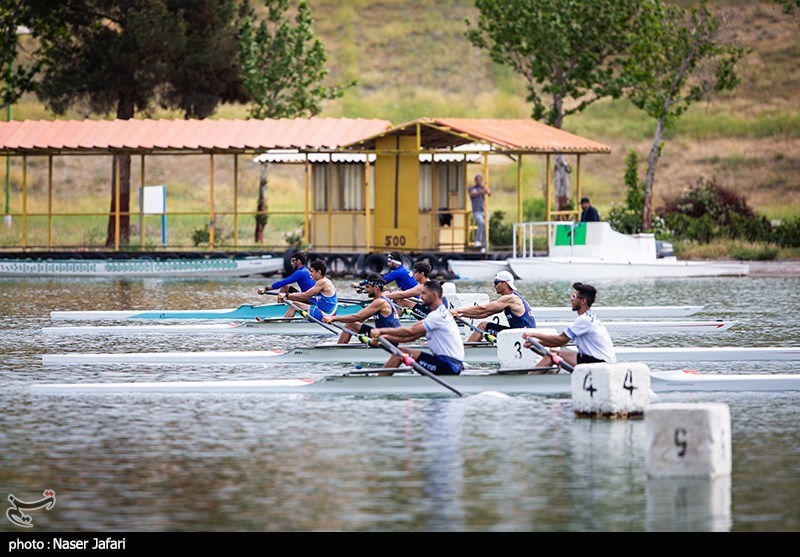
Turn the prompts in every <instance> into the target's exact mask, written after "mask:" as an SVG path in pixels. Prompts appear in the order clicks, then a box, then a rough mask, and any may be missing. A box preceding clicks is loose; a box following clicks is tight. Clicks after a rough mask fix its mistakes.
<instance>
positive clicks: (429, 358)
mask: <svg viewBox="0 0 800 557" xmlns="http://www.w3.org/2000/svg"><path fill="white" fill-rule="evenodd" d="M420 297H421V298H422V302H423V303H424V304H425V305H426V306H428V307H429V308H430V312H429V313H428V315H427V316H426V317H425V318H424V319H423V320H422V321H417V322H416V323H414V324H413V325H411V326H410V327H394V328H388V329H386V328H384V329H381V328H376V329H372V331H371V332H370V336H372V337H373V338H377V337H378V336H381V337H383V338H385V339H386V340H388V341H389V342H392V343H394V344H400V343H406V342H413V341H415V340H417V339H418V338H421V337H423V336H424V337H426V338H427V341H428V347H429V348H430V351H431V353H427V352H422V351H420V350H412V349H410V348H407V347H402V348H400V350H402V351H403V352H405V353H406V354H408V355H409V356H411V357H412V358H413V359H414V360H415V361H416V362H417V363H418V364H419V365H420V366H422V367H423V368H425V369H426V370H428V371H430V372H431V373H433V374H434V375H458V374H460V373H461V371H462V370H463V369H464V340H463V339H462V338H461V331H460V330H459V328H458V325H457V324H456V321H455V319H454V318H453V316H452V314H451V313H450V311H448V309H447V307H446V306H445V305H444V304H443V303H442V285H441V283H439V282H438V281H435V280H429V281H428V282H426V283H425V284H424V285H423V287H422V293H421V295H420ZM401 363H403V358H402V357H401V356H399V355H396V354H393V355H392V356H391V357H390V358H389V360H388V361H387V362H386V365H385V366H384V367H387V368H392V367H399V366H400V364H401ZM392 373H393V372H386V374H388V375H391V374H392Z"/></svg>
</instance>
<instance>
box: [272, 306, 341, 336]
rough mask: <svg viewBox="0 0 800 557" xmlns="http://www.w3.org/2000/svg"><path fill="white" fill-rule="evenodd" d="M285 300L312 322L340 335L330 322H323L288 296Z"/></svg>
mask: <svg viewBox="0 0 800 557" xmlns="http://www.w3.org/2000/svg"><path fill="white" fill-rule="evenodd" d="M284 301H285V302H286V303H287V304H289V306H291V308H292V309H294V310H295V311H296V312H297V313H299V314H300V315H302V316H303V317H305V318H306V319H307V320H308V321H310V322H311V323H316V324H317V325H320V326H322V327H324V328H325V330H327V331H330V332H331V333H333V334H334V335H338V334H339V333H337V332H336V330H335V329H332V328H331V327H330V326H328V324H327V323H323V322H322V321H320V320H319V319H317V318H316V317H314V316H313V315H311V314H310V313H308V312H307V311H306V310H304V309H301V308H300V306H298V305H296V304H294V303H292V301H291V300H290V299H289V298H286V299H285V300H284Z"/></svg>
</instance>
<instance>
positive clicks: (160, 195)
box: [142, 186, 167, 215]
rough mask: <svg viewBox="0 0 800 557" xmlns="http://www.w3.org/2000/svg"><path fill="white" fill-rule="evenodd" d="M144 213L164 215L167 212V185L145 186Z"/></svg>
mask: <svg viewBox="0 0 800 557" xmlns="http://www.w3.org/2000/svg"><path fill="white" fill-rule="evenodd" d="M142 198H143V199H142V213H143V214H145V215H163V214H164V213H166V212H167V187H166V186H145V187H144V188H143V189H142Z"/></svg>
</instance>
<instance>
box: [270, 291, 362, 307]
mask: <svg viewBox="0 0 800 557" xmlns="http://www.w3.org/2000/svg"><path fill="white" fill-rule="evenodd" d="M257 292H258V294H259V296H278V295H280V294H285V292H280V291H278V290H265V291H264V292H262V291H261V289H259V290H258V291H257ZM339 301H340V302H342V303H344V304H358V305H361V306H365V305H369V304H371V303H372V300H369V299H367V300H362V299H360V298H339Z"/></svg>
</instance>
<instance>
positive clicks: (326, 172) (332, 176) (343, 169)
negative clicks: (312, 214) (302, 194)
mask: <svg viewBox="0 0 800 557" xmlns="http://www.w3.org/2000/svg"><path fill="white" fill-rule="evenodd" d="M373 168H374V167H372V166H371V167H370V171H371V172H370V176H374V170H373ZM312 176H313V183H314V210H315V211H328V210H331V211H363V210H364V164H363V163H344V162H337V163H327V162H326V163H319V164H313V165H312ZM373 181H374V180H373ZM373 181H370V190H371V191H374V185H373ZM370 205H372V203H370Z"/></svg>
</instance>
